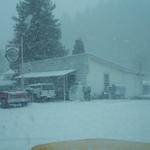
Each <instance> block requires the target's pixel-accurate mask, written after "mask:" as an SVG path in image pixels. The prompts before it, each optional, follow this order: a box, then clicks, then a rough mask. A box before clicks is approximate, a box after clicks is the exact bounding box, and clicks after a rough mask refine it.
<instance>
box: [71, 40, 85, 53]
mask: <svg viewBox="0 0 150 150" xmlns="http://www.w3.org/2000/svg"><path fill="white" fill-rule="evenodd" d="M82 53H85V49H84V43H83V41H82V40H81V39H77V40H75V44H74V49H73V52H72V54H73V55H75V54H82Z"/></svg>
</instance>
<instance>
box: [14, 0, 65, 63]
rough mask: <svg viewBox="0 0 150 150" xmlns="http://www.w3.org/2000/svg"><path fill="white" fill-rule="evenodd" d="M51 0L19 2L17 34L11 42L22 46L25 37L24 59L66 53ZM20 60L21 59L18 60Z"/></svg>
mask: <svg viewBox="0 0 150 150" xmlns="http://www.w3.org/2000/svg"><path fill="white" fill-rule="evenodd" d="M55 7H56V6H55V4H54V3H53V2H52V1H51V0H23V1H20V2H19V3H18V4H17V7H16V9H17V13H18V16H17V17H13V20H14V21H15V26H14V32H15V36H14V38H13V40H12V41H11V43H13V44H16V45H17V46H19V47H20V45H21V44H20V43H21V37H23V49H24V61H33V60H40V59H46V58H51V57H59V56H63V55H65V54H66V50H65V48H64V47H63V45H62V44H61V41H60V40H61V30H60V23H59V20H58V19H55V16H54V15H53V10H54V9H55ZM18 61H19V60H18Z"/></svg>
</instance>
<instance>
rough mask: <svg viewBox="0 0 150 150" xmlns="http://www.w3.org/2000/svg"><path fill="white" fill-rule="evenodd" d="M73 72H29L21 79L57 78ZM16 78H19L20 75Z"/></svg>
mask: <svg viewBox="0 0 150 150" xmlns="http://www.w3.org/2000/svg"><path fill="white" fill-rule="evenodd" d="M74 71H75V70H74V69H72V70H62V71H50V72H31V73H25V74H23V77H24V78H40V77H57V76H64V75H67V74H69V73H72V72H74ZM16 78H21V75H20V76H18V77H16Z"/></svg>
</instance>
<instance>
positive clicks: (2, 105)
mask: <svg viewBox="0 0 150 150" xmlns="http://www.w3.org/2000/svg"><path fill="white" fill-rule="evenodd" d="M1 107H2V108H7V107H8V103H7V101H6V99H5V98H3V99H1Z"/></svg>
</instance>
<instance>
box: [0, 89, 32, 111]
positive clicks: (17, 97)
mask: <svg viewBox="0 0 150 150" xmlns="http://www.w3.org/2000/svg"><path fill="white" fill-rule="evenodd" d="M28 102H29V97H28V93H27V92H25V91H9V92H8V91H1V92H0V106H1V107H2V108H8V107H10V106H11V105H15V106H16V105H18V104H19V105H21V106H26V105H27V104H28Z"/></svg>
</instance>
